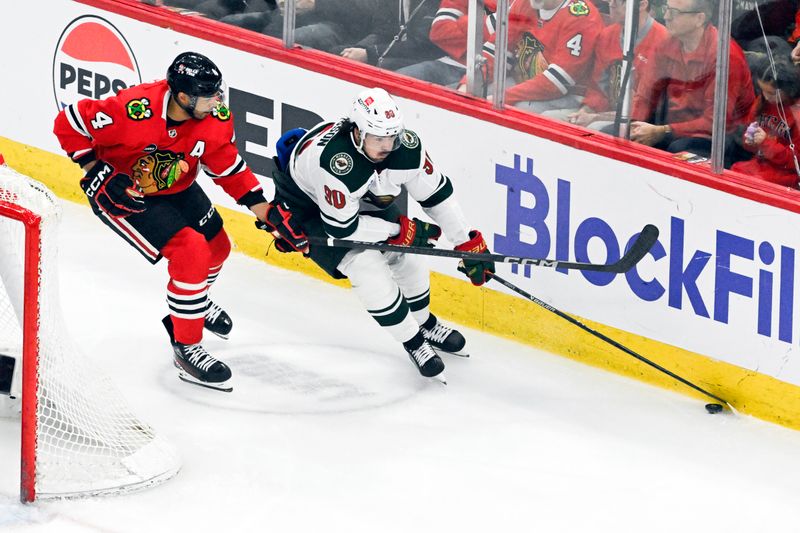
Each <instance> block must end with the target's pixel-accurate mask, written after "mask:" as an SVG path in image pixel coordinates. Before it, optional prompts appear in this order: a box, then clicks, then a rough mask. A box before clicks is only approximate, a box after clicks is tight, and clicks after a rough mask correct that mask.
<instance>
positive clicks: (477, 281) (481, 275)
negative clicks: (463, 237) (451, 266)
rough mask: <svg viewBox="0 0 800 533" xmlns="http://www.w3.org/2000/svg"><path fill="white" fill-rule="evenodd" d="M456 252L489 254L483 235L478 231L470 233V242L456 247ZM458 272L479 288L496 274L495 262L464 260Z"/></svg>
mask: <svg viewBox="0 0 800 533" xmlns="http://www.w3.org/2000/svg"><path fill="white" fill-rule="evenodd" d="M456 250H459V251H461V252H474V253H479V254H488V253H489V248H488V247H487V246H486V241H484V240H483V235H481V232H480V231H478V230H472V231H470V232H469V240H468V241H467V242H464V243H461V244H459V245H458V246H456ZM458 271H459V272H463V273H464V274H466V275H467V277H468V278H469V280H470V281H471V282H472V284H473V285H476V286H479V285H483V284H484V283H486V282H487V281H489V279H491V277H492V274H494V262H492V261H478V260H476V259H462V260H461V262H460V263H459V265H458Z"/></svg>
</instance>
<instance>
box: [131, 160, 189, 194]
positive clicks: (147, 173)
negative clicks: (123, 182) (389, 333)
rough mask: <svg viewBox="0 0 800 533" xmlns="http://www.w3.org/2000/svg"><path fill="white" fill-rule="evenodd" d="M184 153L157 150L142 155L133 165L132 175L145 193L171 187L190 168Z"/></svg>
mask: <svg viewBox="0 0 800 533" xmlns="http://www.w3.org/2000/svg"><path fill="white" fill-rule="evenodd" d="M184 158H185V155H184V154H183V153H179V154H176V153H175V152H171V151H169V150H156V151H154V152H153V153H150V154H147V155H145V156H142V157H140V158H139V159H138V160H137V161H136V163H135V164H134V166H133V169H132V172H131V175H132V176H133V179H134V180H135V181H136V183H137V185H138V186H139V188H140V189H141V190H142V192H144V193H145V194H152V193H154V192H157V191H163V190H164V189H169V188H170V187H172V186H173V185H175V183H177V182H178V181H179V180H180V179H181V177H182V175H183V174H184V173H185V172H187V171H188V170H189V163H187V162H186V161H185V160H184Z"/></svg>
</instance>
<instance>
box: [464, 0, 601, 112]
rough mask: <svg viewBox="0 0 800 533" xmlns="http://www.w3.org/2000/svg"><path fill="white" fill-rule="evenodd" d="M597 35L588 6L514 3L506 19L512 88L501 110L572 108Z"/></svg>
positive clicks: (488, 54)
mask: <svg viewBox="0 0 800 533" xmlns="http://www.w3.org/2000/svg"><path fill="white" fill-rule="evenodd" d="M601 29H603V20H602V18H601V17H600V13H599V12H598V11H597V8H595V6H594V4H592V2H591V0H516V1H515V2H514V3H513V5H512V6H511V7H510V8H509V13H508V47H509V52H510V53H509V62H510V65H509V66H510V68H511V74H512V76H513V80H514V85H512V86H510V87H509V88H508V89H506V93H505V102H506V104H508V105H513V106H516V107H520V108H522V109H527V110H528V111H533V112H534V113H542V112H544V111H548V110H551V109H565V108H571V107H574V108H577V107H578V106H579V104H580V100H581V98H582V93H583V91H584V89H585V87H586V84H587V83H588V80H589V75H590V73H591V59H592V51H593V50H594V46H595V39H596V38H597V35H598V34H599V32H600V30H601ZM494 41H495V36H494V35H493V36H492V38H491V39H489V41H487V42H486V43H484V45H483V55H484V57H485V58H486V60H487V77H488V76H489V75H490V73H491V72H492V71H493V69H494V66H495V65H494V59H495V42H494ZM463 83H466V80H465V79H462V84H463ZM464 88H465V87H464V86H463V85H462V86H461V87H460V88H459V89H460V90H464Z"/></svg>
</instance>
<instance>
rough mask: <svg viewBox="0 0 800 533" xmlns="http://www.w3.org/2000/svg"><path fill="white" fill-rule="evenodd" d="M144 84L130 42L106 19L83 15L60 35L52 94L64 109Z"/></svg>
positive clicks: (54, 62)
mask: <svg viewBox="0 0 800 533" xmlns="http://www.w3.org/2000/svg"><path fill="white" fill-rule="evenodd" d="M141 82H142V77H141V74H140V73H139V65H138V63H137V62H136V57H135V56H134V55H133V51H132V50H131V47H130V45H129V44H128V41H126V40H125V37H123V36H122V34H121V33H120V32H119V30H118V29H117V28H116V27H114V25H113V24H111V23H110V22H108V21H107V20H105V19H103V18H100V17H97V16H94V15H84V16H81V17H78V18H76V19H75V20H73V21H72V22H70V23H69V24H68V25H67V27H66V28H65V29H64V32H63V33H62V34H61V38H60V39H59V40H58V45H57V46H56V51H55V55H54V57H53V93H54V94H55V98H56V105H57V106H58V109H59V110H61V109H63V108H64V107H65V106H67V105H69V104H74V103H75V102H77V101H78V100H83V99H84V98H94V99H100V98H106V97H108V96H112V95H114V94H116V93H118V92H119V91H121V90H122V89H125V88H127V87H130V86H132V85H138V84H139V83H141Z"/></svg>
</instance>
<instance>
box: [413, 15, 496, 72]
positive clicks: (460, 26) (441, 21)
mask: <svg viewBox="0 0 800 533" xmlns="http://www.w3.org/2000/svg"><path fill="white" fill-rule="evenodd" d="M483 6H484V9H485V11H486V15H485V16H484V20H483V39H484V40H488V39H490V38H491V36H492V35H494V31H495V26H496V21H495V14H494V13H495V11H496V10H497V0H485V2H484V4H483ZM468 7H469V0H442V3H441V4H440V5H439V10H438V11H437V12H436V17H435V18H434V19H433V23H432V24H431V31H430V34H429V37H430V39H431V42H433V44H435V45H436V46H438V47H439V48H441V49H442V50H444V51H445V52H447V55H448V56H450V57H451V58H453V59H454V60H456V61H457V62H458V63H459V64H461V65H465V64H466V61H467V59H466V58H467V30H468V28H469V20H468V17H467V9H468Z"/></svg>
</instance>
